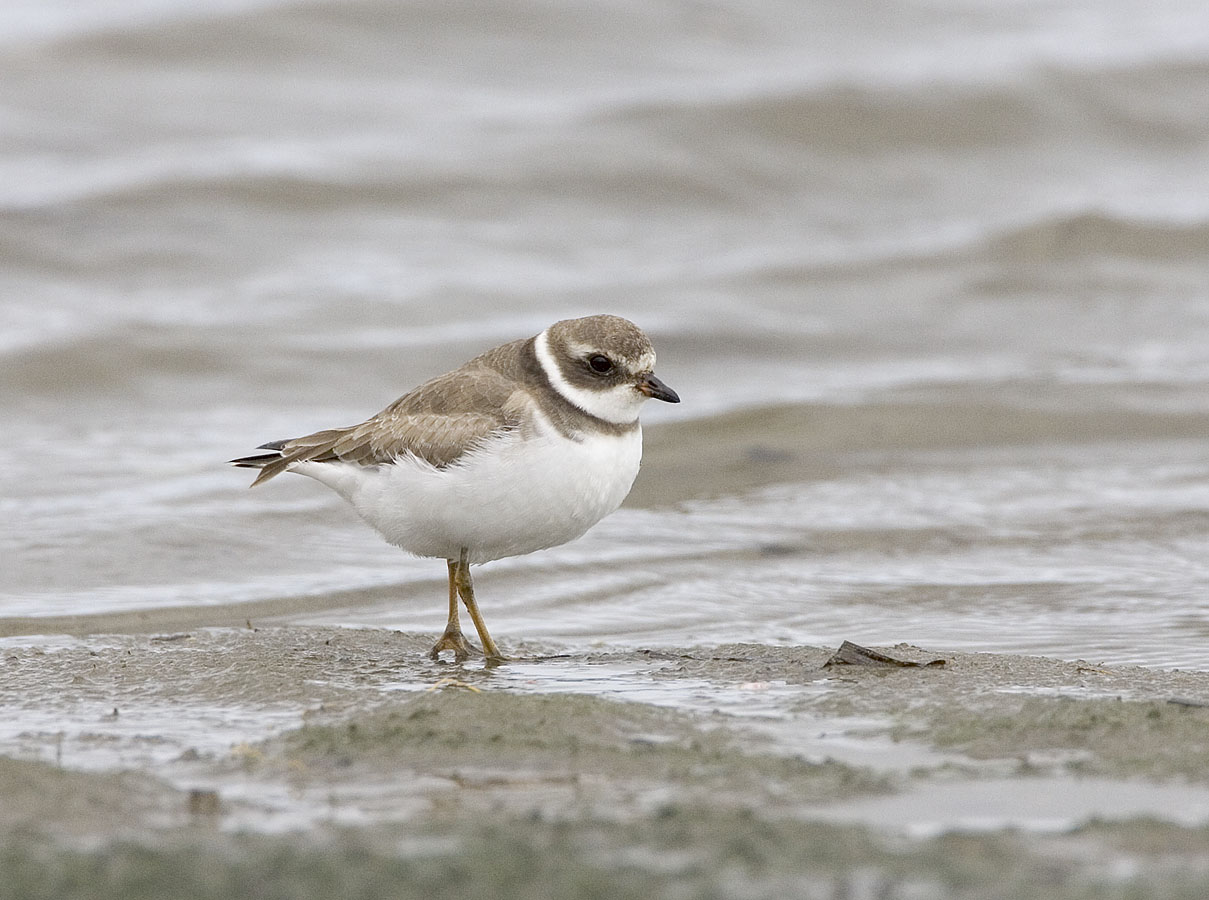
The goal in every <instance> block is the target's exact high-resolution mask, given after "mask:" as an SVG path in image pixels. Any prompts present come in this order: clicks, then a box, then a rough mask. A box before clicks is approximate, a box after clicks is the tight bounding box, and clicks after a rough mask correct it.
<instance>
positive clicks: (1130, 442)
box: [0, 0, 1209, 668]
mask: <svg viewBox="0 0 1209 900" xmlns="http://www.w3.org/2000/svg"><path fill="white" fill-rule="evenodd" d="M605 311H607V312H613V313H617V314H621V315H625V316H628V317H630V318H632V319H634V320H635V321H637V322H638V323H639V324H641V325H642V326H643V327H644V328H646V329H647V330H648V331H649V332H650V333H651V334H652V336H653V337H654V339H655V341H656V344H657V347H658V349H659V352H660V366H659V371H660V374H661V376H662V377H663V378H664V379H665V380H666V381H667V382H668V383H669V384H672V385H673V386H674V387H675V388H676V389H677V390H678V391H679V392H680V393H681V395H682V396H683V398H684V402H683V403H682V404H681V405H680V406H678V407H675V408H672V407H668V406H664V405H660V406H659V408H653V407H654V406H655V405H654V404H652V405H651V407H650V408H648V411H647V413H646V416H645V422H646V425H647V428H648V435H649V436H651V437H654V435H656V433H657V429H659V428H660V427H663V428H665V429H667V433H668V434H669V435H673V436H674V435H675V434H676V433H677V432H676V431H675V429H676V428H678V427H682V426H685V425H686V424H692V423H695V425H694V430H693V432H692V433H693V435H694V440H693V441H692V442H686V443H685V445H684V446H683V447H681V448H679V449H676V452H679V453H683V454H684V455H685V457H686V458H688V457H690V456H691V457H699V456H702V455H703V454H704V455H707V456H708V454H709V453H710V448H711V446H713V444H714V438H716V442H717V443H718V444H719V445H722V444H723V443H725V442H728V441H729V442H731V443H732V444H735V442H736V441H737V442H738V443H737V444H736V446H742V445H743V441H744V440H745V438H744V435H743V433H740V434H738V435H737V436H736V428H737V427H738V426H737V425H736V422H737V421H738V422H740V423H741V425H742V428H746V429H749V430H750V432H751V435H750V439H749V440H748V444H749V445H750V446H748V447H747V450H746V453H747V456H746V457H742V458H744V459H749V461H750V462H751V464H752V465H758V464H759V462H760V460H761V459H762V458H763V454H765V452H766V451H765V450H764V449H763V448H764V446H765V443H766V439H767V437H768V435H767V434H765V433H764V432H763V431H761V428H762V427H763V426H762V425H761V424H760V423H761V417H760V416H756V417H754V418H753V417H749V418H743V419H736V416H737V415H739V414H740V413H742V412H745V411H752V410H769V411H770V417H769V418H770V419H771V418H775V417H774V416H772V414H771V413H772V411H776V414H777V416H782V417H783V416H784V414H785V412H786V410H788V411H789V417H790V419H791V420H792V421H794V422H801V423H804V424H803V425H801V426H798V427H800V428H801V433H800V438H801V444H802V446H803V447H804V448H806V449H804V450H803V451H802V453H803V454H804V455H806V456H809V455H810V451H809V447H811V446H815V445H816V444H817V443H818V442H819V441H822V442H823V443H828V442H829V441H830V443H831V444H833V445H835V446H839V447H841V448H843V450H844V452H843V453H842V454H840V456H839V457H836V459H838V460H839V464H836V465H829V466H823V467H819V468H818V469H817V470H816V469H811V472H812V474H810V475H809V477H807V476H806V475H802V476H801V477H794V478H788V479H783V480H779V481H776V482H775V483H767V484H762V485H759V486H756V487H752V488H749V489H743V490H735V489H732V488H730V487H728V483H727V482H725V480H722V479H720V480H719V482H718V484H717V485H713V484H711V482H710V480H709V479H708V478H705V479H703V481H702V482H701V484H700V487H699V489H698V490H697V491H695V492H694V493H693V496H688V497H682V498H680V499H678V500H677V501H676V502H671V503H650V504H641V503H636V504H634V505H631V506H628V507H626V508H623V509H622V510H621V511H620V512H618V513H617V514H616V515H615V516H613V517H611V518H610V519H607V520H606V521H605V522H603V523H602V524H601V525H600V526H598V528H597V529H596V530H594V531H593V532H592V533H590V534H589V535H588V536H587V537H585V538H584V539H582V540H581V541H578V542H576V543H573V544H570V545H567V546H565V547H562V548H558V549H555V550H551V551H548V552H545V553H541V554H536V555H533V556H531V557H526V558H522V559H516V560H508V561H502V562H500V563H497V564H493V565H491V566H488V567H485V568H484V569H483V570H482V574H480V575H479V576H478V577H479V584H480V596H481V600H482V603H483V607H484V611H485V615H486V616H487V619H488V622H489V623H490V624H491V627H492V630H493V633H494V634H495V636H496V637H497V639H499V640H501V642H503V643H504V644H505V645H506V644H508V643H509V642H511V641H515V640H517V639H519V638H522V637H523V638H530V639H536V640H550V641H555V642H561V643H564V644H569V645H571V646H576V647H585V646H593V645H597V644H599V643H604V644H608V645H626V646H633V645H636V644H641V645H644V646H646V645H660V644H663V645H668V644H676V645H686V644H690V643H695V642H706V643H710V642H721V641H730V640H754V641H768V642H776V643H784V642H809V643H836V642H838V641H839V640H842V639H844V638H850V639H853V640H859V641H862V642H865V643H879V642H895V641H901V640H905V641H911V642H914V643H918V644H925V645H928V646H932V647H951V648H958V649H996V650H1006V651H1013V652H1038V653H1047V654H1053V655H1057V656H1062V657H1067V658H1076V657H1085V658H1088V659H1091V660H1093V661H1108V662H1137V663H1143V664H1147V665H1155V666H1180V667H1189V668H1205V667H1206V666H1209V593H1207V592H1209V567H1207V562H1206V561H1207V556H1209V555H1207V551H1209V459H1207V458H1206V446H1207V445H1206V442H1205V426H1206V425H1209V391H1207V390H1206V388H1207V387H1209V7H1206V6H1203V5H1201V4H1195V3H1188V2H1186V0H1180V2H1174V0H1147V2H1140V0H1094V2H1093V0H1084V2H1080V0H1052V2H1033V0H1012V2H1005V0H937V2H932V3H928V2H920V3H911V4H885V3H872V2H851V0H845V2H809V3H803V2H772V0H748V2H744V3H725V2H688V0H669V2H662V3H651V2H646V0H642V2H639V0H612V2H600V3H593V4H578V3H545V2H500V3H492V2H448V0H441V2H432V0H420V2H406V3H399V2H387V0H370V2H347V0H327V2H322V0H320V2H270V0H265V2H254V0H246V2H245V0H222V2H210V3H203V4H196V3H194V4H186V3H182V2H180V0H143V2H137V3H131V2H122V3H117V2H109V0H89V2H81V0H46V2H32V0H25V2H16V0H0V422H2V423H3V432H4V439H3V440H2V441H0V619H4V618H14V617H41V616H64V615H72V614H97V613H108V612H114V613H118V612H122V611H129V610H139V609H146V610H150V609H155V608H160V607H166V606H219V605H223V604H238V603H247V602H251V601H263V600H266V599H273V598H281V599H283V600H284V601H289V600H290V598H304V597H311V598H314V597H322V596H324V595H326V594H333V598H334V599H333V602H332V605H331V609H330V610H325V609H319V610H318V611H316V608H315V606H314V604H311V605H310V606H308V608H307V609H308V611H307V612H306V614H305V615H302V616H300V619H303V618H304V619H306V620H309V621H331V622H340V623H344V624H374V625H382V626H389V627H397V628H404V629H408V630H422V631H432V632H433V633H434V634H435V633H436V632H437V630H438V629H439V627H440V626H441V624H442V622H443V619H442V615H443V611H442V610H443V606H444V602H445V600H444V587H443V584H442V582H443V577H444V573H443V566H441V565H440V563H437V562H434V561H431V560H415V559H410V558H408V557H406V556H404V555H403V554H401V553H400V552H398V551H397V550H394V549H392V548H390V547H388V546H386V545H384V544H382V543H380V542H379V541H378V539H377V538H376V537H375V536H374V535H373V534H372V532H370V531H369V530H368V529H367V528H366V527H365V526H363V525H362V524H361V523H360V522H359V521H358V520H357V519H356V517H355V516H354V514H353V513H352V512H351V511H349V510H347V509H345V508H344V507H343V506H342V505H341V502H340V501H339V500H338V498H336V497H335V496H334V495H331V494H329V493H328V492H327V491H325V490H324V489H322V488H321V487H320V486H318V485H315V484H313V483H310V482H307V481H305V480H304V479H292V480H291V479H285V478H283V479H280V480H279V481H277V482H275V483H273V484H271V485H269V486H267V487H265V488H258V489H257V490H256V491H254V492H249V491H247V490H246V483H247V478H246V477H245V474H246V473H241V472H236V471H232V470H229V469H227V468H225V467H224V466H223V464H222V463H223V461H224V460H226V459H228V458H230V457H232V456H235V455H238V454H240V453H243V452H246V451H247V450H248V449H250V448H251V447H252V446H254V445H255V444H258V443H260V442H261V441H263V440H267V439H271V438H277V437H285V436H292V435H296V434H301V433H306V432H308V431H310V430H314V429H316V428H320V427H327V426H331V425H335V424H347V423H352V422H355V421H358V420H360V419H361V418H364V417H365V416H367V415H369V414H370V413H372V412H375V411H376V410H378V409H380V408H381V407H382V406H384V405H385V404H386V403H388V402H389V401H390V400H392V399H393V398H394V397H396V396H397V395H399V394H400V393H402V392H403V391H404V390H406V389H407V388H409V387H411V386H412V385H414V384H416V383H418V382H419V381H421V380H423V379H425V378H427V377H429V376H431V375H433V374H436V373H438V372H441V371H444V370H446V369H448V368H450V367H453V366H455V365H458V364H460V363H461V362H463V361H464V360H465V359H467V358H469V357H470V356H471V355H473V354H475V353H477V352H479V351H481V350H482V349H485V348H486V347H488V346H491V345H493V344H495V343H499V342H502V341H505V340H510V339H512V338H515V337H519V336H524V335H527V334H532V333H535V332H536V331H538V330H539V329H541V328H542V327H544V326H545V325H546V324H548V323H549V322H551V321H553V320H555V319H557V318H562V317H566V316H572V315H582V314H587V313H593V312H605ZM971 411H974V412H975V413H977V414H970V413H971ZM884 417H885V418H889V419H893V420H894V421H897V422H900V423H903V422H905V423H906V424H905V425H900V426H899V430H898V431H897V432H896V433H895V434H896V437H894V438H893V439H886V440H880V441H878V440H874V441H870V442H866V441H865V440H864V439H863V438H862V439H860V440H855V441H849V442H848V443H845V441H846V440H848V439H847V438H846V437H845V435H846V434H847V433H848V432H847V431H846V430H845V429H847V428H848V424H849V423H851V422H853V421H858V420H859V421H862V422H873V423H874V427H873V428H872V432H871V433H873V434H875V435H876V433H877V427H876V423H878V422H880V421H882V419H883V418H884ZM740 430H742V429H740ZM829 430H831V431H829ZM832 432H833V433H832ZM776 437H778V439H779V440H780V441H781V442H782V443H786V442H787V443H788V444H789V445H790V446H792V445H793V444H794V441H795V437H794V435H793V434H786V433H785V431H784V429H782V430H781V431H779V432H777V433H776ZM674 449H675V448H674ZM665 451H666V448H665ZM781 452H783V451H776V453H781ZM776 453H773V452H772V451H768V455H772V456H775V455H776ZM722 458H723V457H721V456H720V459H722ZM662 460H663V461H662V462H661V463H660V465H662V466H663V467H664V471H667V467H668V466H671V465H674V460H675V453H668V452H665V455H664V457H662ZM658 471H659V468H658V467H657V466H655V465H654V464H652V467H651V468H650V470H649V471H648V472H646V473H644V474H643V475H641V476H640V479H643V478H647V477H651V476H652V474H657V473H658ZM291 482H292V483H291ZM417 583H420V584H421V586H422V587H423V588H424V589H422V590H411V591H407V592H405V593H406V596H407V597H408V598H409V599H408V600H407V602H402V601H400V600H398V599H397V598H396V596H395V595H396V594H399V595H400V596H401V595H402V593H404V592H402V589H403V588H405V587H407V586H408V585H413V586H414V585H415V584H417ZM429 583H431V584H429ZM429 587H430V588H431V589H429ZM353 589H364V591H365V592H366V593H364V595H363V596H362V602H359V603H356V604H349V603H347V602H343V601H341V600H339V596H343V595H339V594H338V592H346V591H349V590H353ZM416 598H424V599H416ZM285 608H287V609H288V602H286V603H285Z"/></svg>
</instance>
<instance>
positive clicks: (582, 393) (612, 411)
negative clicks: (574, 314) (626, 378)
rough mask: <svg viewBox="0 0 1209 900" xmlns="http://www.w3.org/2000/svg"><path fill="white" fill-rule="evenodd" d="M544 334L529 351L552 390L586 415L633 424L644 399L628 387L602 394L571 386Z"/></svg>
mask: <svg viewBox="0 0 1209 900" xmlns="http://www.w3.org/2000/svg"><path fill="white" fill-rule="evenodd" d="M547 331H549V329H546V331H543V332H542V333H541V334H539V335H538V336H537V340H536V341H535V342H534V347H533V349H534V351H535V352H536V353H537V361H538V363H540V364H541V367H542V371H543V372H545V373H546V377H547V378H548V379H550V385H551V386H552V387H553V388H554V390H556V391H558V393H559V394H561V395H562V396H563V397H564V398H566V399H567V400H568V401H570V402H571V403H572V404H573V405H575V406H577V407H579V408H580V409H582V410H583V411H584V412H586V413H588V414H589V415H592V416H596V418H598V419H604V420H605V421H606V422H612V423H613V424H614V425H629V424H630V423H631V422H635V421H637V419H638V409H639V407H641V406H642V401H644V400H645V399H646V397H644V396H643V395H642V394H641V393H639V392H638V391H637V390H635V389H634V386H633V385H632V384H618V385H614V386H613V387H611V388H609V389H608V390H604V391H593V390H585V389H584V388H581V387H576V386H575V385H573V384H571V382H569V381H567V379H566V378H564V377H563V373H562V369H560V368H559V367H558V360H556V359H555V358H554V354H553V352H551V350H550V338H549V335H548V334H547V333H546V332H547Z"/></svg>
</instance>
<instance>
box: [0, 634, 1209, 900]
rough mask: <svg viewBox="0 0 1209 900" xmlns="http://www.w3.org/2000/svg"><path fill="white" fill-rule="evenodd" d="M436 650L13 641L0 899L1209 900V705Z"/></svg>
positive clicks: (1025, 669) (962, 660) (789, 669)
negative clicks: (1205, 897) (440, 656)
mask: <svg viewBox="0 0 1209 900" xmlns="http://www.w3.org/2000/svg"><path fill="white" fill-rule="evenodd" d="M429 640H430V638H429V637H428V636H426V635H410V634H401V633H396V632H386V631H380V630H373V629H339V628H312V627H298V626H260V625H256V624H255V623H253V625H252V627H247V626H245V627H243V628H239V629H232V628H201V629H195V630H193V631H190V632H183V633H172V634H127V635H118V634H108V635H92V636H88V637H84V638H59V639H46V640H41V641H40V640H35V639H25V640H24V641H19V640H18V639H14V638H9V639H7V640H6V646H5V649H4V679H3V683H2V685H0V706H2V707H3V708H4V709H5V711H6V712H5V719H6V721H7V723H8V724H7V725H6V726H5V728H4V730H3V733H2V734H0V740H2V742H3V747H4V750H5V756H4V758H3V759H2V760H0V779H2V780H0V793H2V794H3V795H4V796H5V798H6V802H5V804H4V806H3V809H2V810H0V830H2V832H3V838H4V840H3V847H4V849H3V850H0V853H2V854H3V857H2V859H0V861H2V862H3V871H4V872H5V873H6V876H7V877H6V878H5V879H4V881H3V884H0V897H60V898H63V897H85V896H87V897H93V898H96V897H115V898H116V897H142V896H147V897H151V896H157V897H164V896H182V897H183V896H188V897H230V896H247V895H252V894H255V895H257V896H266V897H269V896H281V897H285V896H291V897H311V896H314V897H320V896H328V895H330V893H331V892H332V891H338V892H339V893H340V894H341V895H342V896H348V897H374V896H398V897H411V896H414V897H432V896H438V897H441V896H451V897H452V896H460V897H479V896H481V897H488V896H534V897H537V896H567V897H603V896H608V897H629V896H634V897H638V896H647V897H650V896H656V897H679V896H702V897H714V896H717V897H775V896H782V897H783V896H787V895H793V896H803V897H815V896H818V897H838V896H844V897H895V898H896V897H915V896H930V897H1000V896H1001V897H1021V896H1047V897H1056V898H1066V897H1072V898H1073V897H1135V896H1147V897H1151V896H1153V897H1160V896H1161V897H1168V896H1170V897H1183V896H1188V897H1192V896H1198V895H1199V893H1198V892H1201V891H1204V890H1205V889H1206V887H1207V886H1209V872H1207V871H1206V868H1205V865H1204V860H1205V859H1206V855H1207V854H1209V828H1206V819H1207V817H1209V775H1207V773H1209V766H1207V765H1206V760H1207V758H1209V757H1207V754H1209V739H1207V738H1206V735H1207V734H1209V674H1206V673H1199V672H1162V671H1153V670H1147V669H1140V668H1130V667H1111V668H1110V667H1103V666H1099V665H1095V664H1092V663H1088V662H1064V661H1057V660H1052V659H1044V658H1038V657H1025V656H1011V655H999V654H968V653H948V652H945V651H943V650H941V649H932V648H929V649H921V648H917V647H910V646H906V645H902V646H897V647H890V648H882V649H883V650H884V651H885V652H886V653H888V654H891V655H893V656H895V657H897V658H900V659H903V660H912V661H917V662H920V663H927V662H933V661H935V660H943V664H935V665H932V666H921V667H911V668H899V667H894V668H864V667H853V666H833V667H827V668H825V667H824V665H823V664H824V663H825V662H826V661H827V659H828V658H829V656H830V655H831V650H830V649H826V648H815V647H769V646H762V645H753V644H735V645H729V646H721V647H711V648H684V649H677V650H667V649H660V650H649V651H648V650H638V651H625V652H608V651H603V650H602V651H601V652H599V653H592V654H568V655H563V654H561V653H560V652H559V648H557V647H544V646H522V647H514V648H513V653H514V654H515V655H516V656H517V657H518V659H517V661H515V662H511V663H508V664H505V665H502V666H499V667H494V668H484V667H483V665H482V664H481V663H478V664H474V663H469V664H467V665H465V666H455V665H452V664H446V663H433V662H431V661H429V660H428V659H427V658H426V657H425V655H424V650H425V647H426V646H427V643H428V641H429ZM644 697H645V698H647V699H646V700H644V699H642V698H644ZM673 705H674V706H675V707H676V708H673ZM34 710H36V711H37V714H36V715H34V714H33V712H32V711H34ZM22 721H24V725H22V724H20V723H22ZM38 721H45V722H47V723H53V725H51V726H50V728H51V729H54V730H49V729H47V728H40V727H38V725H37V722H38Z"/></svg>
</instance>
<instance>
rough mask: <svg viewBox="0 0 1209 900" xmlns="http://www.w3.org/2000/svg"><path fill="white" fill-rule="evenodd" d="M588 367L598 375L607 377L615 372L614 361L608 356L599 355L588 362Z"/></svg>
mask: <svg viewBox="0 0 1209 900" xmlns="http://www.w3.org/2000/svg"><path fill="white" fill-rule="evenodd" d="M588 365H589V366H591V367H592V371H593V372H596V373H597V374H598V375H607V374H608V373H609V372H612V371H613V360H611V359H609V358H608V357H607V356H603V355H601V354H599V353H597V354H596V355H595V356H593V357H591V358H590V359H589V360H588Z"/></svg>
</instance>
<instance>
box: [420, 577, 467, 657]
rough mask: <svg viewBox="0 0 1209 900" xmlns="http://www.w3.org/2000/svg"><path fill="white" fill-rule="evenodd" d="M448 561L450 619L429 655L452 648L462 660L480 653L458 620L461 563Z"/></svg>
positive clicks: (439, 653)
mask: <svg viewBox="0 0 1209 900" xmlns="http://www.w3.org/2000/svg"><path fill="white" fill-rule="evenodd" d="M446 562H447V563H448V564H449V621H448V622H446V623H445V633H444V634H442V635H441V637H440V638H439V639H438V640H437V642H436V643H435V644H433V645H432V650H431V651H430V652H429V654H428V655H429V656H430V657H431V658H432V659H437V658H438V657H439V656H440V655H441V651H442V650H452V651H453V658H454V659H455V660H457V661H458V662H461V661H462V660H464V659H466V657H468V656H469V655H470V654H471V653H478V652H479V650H478V648H477V647H475V646H474V645H473V644H471V643H470V642H469V641H467V640H466V637H465V635H463V634H462V626H461V623H460V622H459V621H458V578H457V572H458V566H459V565H460V563H456V562H454V561H453V560H452V559H450V560H446Z"/></svg>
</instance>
